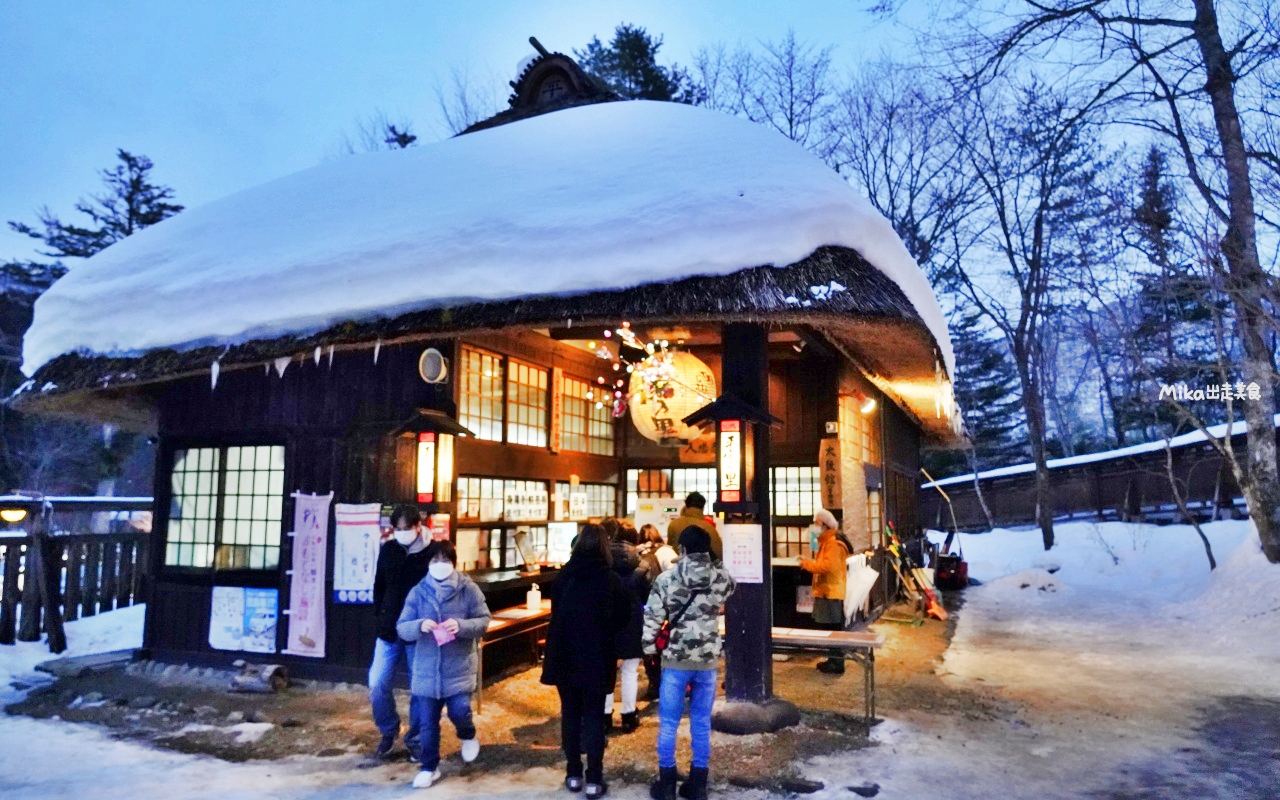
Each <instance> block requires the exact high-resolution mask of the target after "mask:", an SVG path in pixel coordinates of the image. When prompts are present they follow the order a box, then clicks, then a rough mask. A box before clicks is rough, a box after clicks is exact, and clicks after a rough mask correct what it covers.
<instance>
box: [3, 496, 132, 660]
mask: <svg viewBox="0 0 1280 800" xmlns="http://www.w3.org/2000/svg"><path fill="white" fill-rule="evenodd" d="M45 500H46V501H48V502H49V504H50V505H51V506H52V508H51V510H50V512H49V513H48V516H47V520H48V521H47V523H46V524H48V526H49V528H50V532H49V533H47V534H45V535H43V536H39V537H35V538H33V537H32V536H30V535H28V534H27V533H26V532H23V531H16V532H15V531H10V532H3V531H0V644H13V642H14V641H15V639H16V638H17V635H18V632H19V630H20V629H21V630H22V631H23V632H25V633H26V634H27V636H23V637H22V638H30V634H31V633H33V632H34V633H35V634H36V635H37V636H38V633H39V632H40V631H47V624H46V620H45V618H44V616H45V609H44V608H43V604H42V602H41V598H40V597H39V595H38V593H37V591H36V584H37V582H36V581H35V580H34V579H28V578H29V577H31V578H33V577H34V576H28V574H27V565H28V564H29V563H31V561H32V560H33V559H32V556H33V548H34V547H36V546H37V545H36V544H35V543H36V542H39V543H40V545H39V546H42V547H43V548H44V553H43V556H44V557H43V559H42V560H43V562H44V563H46V564H49V565H50V570H49V572H48V573H47V574H48V575H49V578H50V581H49V582H50V584H51V585H52V586H53V587H55V589H56V596H57V601H58V602H57V604H58V607H59V610H60V611H61V615H62V618H63V620H66V621H70V620H74V619H79V618H81V617H91V616H93V615H95V614H98V613H101V612H105V611H111V610H113V609H117V608H124V607H126V606H131V605H134V604H135V603H140V602H142V601H143V597H144V581H145V579H146V575H147V564H148V548H149V546H150V542H151V531H150V524H149V523H150V520H149V516H148V514H147V512H149V510H150V507H151V500H150V498H61V497H60V498H45ZM95 530H96V531H100V532H96V533H95V532H93V531H95ZM24 620H25V624H24Z"/></svg>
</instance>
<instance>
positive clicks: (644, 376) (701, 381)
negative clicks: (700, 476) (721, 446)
mask: <svg viewBox="0 0 1280 800" xmlns="http://www.w3.org/2000/svg"><path fill="white" fill-rule="evenodd" d="M628 397H629V400H630V403H629V405H630V407H631V421H632V423H633V424H634V425H635V426H636V430H637V431H639V432H640V435H641V436H643V437H645V438H646V439H650V440H652V441H655V442H658V443H659V444H666V445H682V444H685V443H686V442H690V441H693V440H694V439H697V438H698V436H699V435H700V434H701V431H699V430H698V428H696V427H693V428H691V427H689V426H688V425H685V424H684V423H683V422H681V420H683V419H684V418H685V417H687V416H689V415H690V414H692V413H693V412H695V411H697V410H698V409H700V408H702V407H703V406H705V405H706V404H707V403H710V402H711V401H712V400H714V399H715V398H716V377H715V375H714V374H713V373H712V372H711V368H710V367H708V366H707V365H706V364H704V363H702V361H700V360H699V359H698V358H697V357H696V356H694V355H691V354H689V353H686V352H683V351H680V352H672V351H667V350H659V351H657V352H654V353H653V354H652V355H651V356H649V357H648V358H646V359H645V360H644V361H642V362H640V363H638V364H636V366H635V370H634V371H632V373H631V385H630V387H629V390H628Z"/></svg>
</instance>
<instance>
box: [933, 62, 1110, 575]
mask: <svg viewBox="0 0 1280 800" xmlns="http://www.w3.org/2000/svg"><path fill="white" fill-rule="evenodd" d="M962 113H963V115H964V118H965V119H968V120H972V121H973V124H972V125H971V126H969V127H968V128H966V129H965V130H964V131H963V132H961V131H958V130H957V131H956V133H957V134H958V135H962V139H961V141H962V143H963V157H964V160H965V166H966V168H967V169H968V170H969V174H970V176H971V179H972V180H973V181H974V182H975V184H976V185H977V187H978V188H979V191H980V192H981V196H982V201H983V205H982V209H981V213H980V214H979V215H975V218H974V219H973V220H971V221H970V224H976V225H978V226H979V227H978V232H979V233H978V237H979V241H978V245H977V248H976V250H975V252H974V254H972V255H971V256H970V257H969V258H966V259H963V260H961V261H959V262H957V263H956V265H955V267H954V270H953V273H952V276H951V277H953V278H954V280H955V281H956V285H957V286H958V287H959V289H960V290H961V291H962V292H963V293H964V294H965V296H966V299H967V300H968V301H970V302H971V303H973V305H974V307H976V308H977V309H978V310H980V311H981V312H982V313H983V314H984V315H986V316H987V317H988V318H989V319H990V320H991V322H992V323H993V324H994V325H995V327H996V329H997V330H999V331H1000V333H1001V334H1002V335H1003V336H1004V337H1005V339H1006V341H1007V342H1008V345H1009V349H1010V352H1011V353H1012V354H1013V358H1014V362H1015V366H1016V367H1017V371H1018V379H1019V384H1020V388H1021V394H1022V404H1023V409H1024V411H1025V414H1026V422H1027V435H1028V442H1029V444H1030V449H1031V457H1032V460H1033V461H1034V462H1035V465H1036V506H1037V510H1036V520H1037V524H1038V525H1039V527H1040V531H1041V535H1042V537H1043V540H1044V546H1045V549H1046V550H1047V549H1049V548H1051V547H1052V546H1053V509H1052V498H1051V494H1050V486H1049V468H1048V464H1047V461H1048V454H1047V451H1046V448H1045V443H1046V439H1047V429H1048V420H1047V413H1046V387H1045V375H1046V368H1047V353H1046V352H1045V348H1044V345H1045V330H1044V328H1045V322H1046V320H1047V319H1048V317H1049V315H1050V314H1052V313H1053V312H1054V311H1055V306H1056V303H1057V302H1058V300H1059V297H1060V293H1061V292H1062V290H1063V287H1064V285H1065V284H1066V283H1067V279H1068V277H1069V276H1071V275H1072V274H1073V273H1074V271H1076V270H1078V268H1079V265H1080V263H1081V260H1082V253H1084V252H1085V251H1086V250H1087V247H1088V245H1087V242H1088V241H1089V240H1090V239H1091V236H1092V231H1091V226H1090V222H1091V221H1094V220H1096V218H1097V214H1098V209H1097V207H1096V206H1097V202H1096V200H1097V195H1098V194H1099V192H1098V189H1097V186H1096V185H1095V183H1094V180H1095V178H1096V174H1097V169H1098V159H1099V152H1098V147H1097V145H1096V143H1095V142H1094V141H1093V140H1092V138H1091V136H1090V134H1089V131H1088V127H1087V124H1086V118H1084V117H1082V115H1081V114H1080V113H1079V110H1078V107H1076V106H1075V105H1073V104H1072V103H1071V102H1070V101H1069V99H1068V98H1066V97H1063V96H1062V95H1060V94H1057V93H1054V92H1052V91H1051V90H1050V89H1049V88H1048V87H1046V86H1045V85H1044V84H1042V83H1040V82H1037V81H1032V82H1029V83H1026V84H1023V85H1019V84H1017V83H1015V82H1012V81H1007V80H1000V81H995V82H992V83H990V84H988V85H987V86H984V87H980V88H977V89H975V90H974V92H973V94H971V95H970V96H969V97H968V98H967V99H966V100H965V106H964V108H963V109H962ZM984 255H986V256H989V258H988V257H984ZM988 264H990V268H989V269H987V268H986V266H987V265H988Z"/></svg>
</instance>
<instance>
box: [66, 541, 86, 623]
mask: <svg viewBox="0 0 1280 800" xmlns="http://www.w3.org/2000/svg"><path fill="white" fill-rule="evenodd" d="M66 546H67V596H66V600H65V602H64V603H63V604H62V613H63V616H64V617H65V618H66V620H67V621H68V622H70V621H72V620H76V619H79V618H80V573H81V572H83V571H84V542H83V541H81V540H80V539H79V538H78V537H73V538H69V539H68V540H67V545H66Z"/></svg>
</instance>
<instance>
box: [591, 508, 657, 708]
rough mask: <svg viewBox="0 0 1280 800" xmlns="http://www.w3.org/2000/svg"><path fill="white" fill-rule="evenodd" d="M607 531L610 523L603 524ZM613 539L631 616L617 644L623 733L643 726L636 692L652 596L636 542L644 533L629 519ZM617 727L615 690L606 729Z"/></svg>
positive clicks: (607, 705)
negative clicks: (646, 606) (646, 609)
mask: <svg viewBox="0 0 1280 800" xmlns="http://www.w3.org/2000/svg"><path fill="white" fill-rule="evenodd" d="M601 527H603V528H604V529H605V530H606V531H608V530H609V529H610V527H609V526H608V525H602V526H601ZM611 535H612V538H613V542H612V544H610V546H609V554H610V556H611V557H612V558H613V571H614V572H616V573H618V580H619V581H621V582H622V588H623V590H624V591H625V592H626V593H627V601H628V607H629V608H630V610H631V611H630V614H631V615H630V617H629V618H628V620H627V627H625V628H623V629H622V630H621V631H619V632H618V635H617V636H615V637H614V647H615V648H617V652H618V658H620V659H622V732H623V733H631V732H632V731H634V730H635V729H636V728H638V727H640V718H639V715H638V714H637V713H636V695H637V694H639V688H640V661H641V659H642V658H643V657H644V649H643V648H642V647H641V644H640V635H641V634H642V633H643V632H644V601H645V600H646V599H647V598H648V597H649V581H648V580H647V579H646V577H645V572H644V570H643V569H642V568H641V567H640V557H639V555H638V553H637V551H636V545H637V544H639V543H640V534H639V533H637V532H636V529H635V526H633V525H631V524H630V523H628V522H626V521H625V520H617V524H616V525H615V526H614V529H613V531H611ZM612 728H613V690H612V689H610V691H609V694H607V695H605V698H604V729H605V731H606V732H608V731H609V730H610V729H612Z"/></svg>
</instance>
